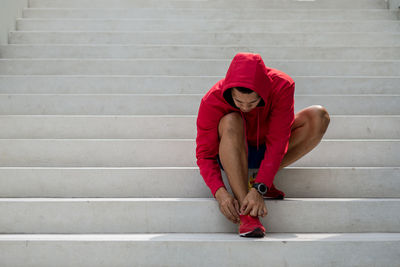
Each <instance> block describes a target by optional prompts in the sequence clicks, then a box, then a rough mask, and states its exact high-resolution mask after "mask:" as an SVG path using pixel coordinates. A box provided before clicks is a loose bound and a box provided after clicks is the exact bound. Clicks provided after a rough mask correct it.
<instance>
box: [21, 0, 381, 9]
mask: <svg viewBox="0 0 400 267" xmlns="http://www.w3.org/2000/svg"><path fill="white" fill-rule="evenodd" d="M29 3H30V5H29V7H33V8H37V7H41V8H43V7H46V8H52V7H57V8H61V7H63V8H70V7H77V8H133V7H135V8H139V7H186V8H187V7H190V8H199V9H201V8H226V7H227V6H229V7H230V8H232V7H235V8H239V7H242V6H243V2H242V1H239V0H230V1H226V0H214V1H202V0H201V1H197V0H184V1H182V0H134V1H132V0H115V1H113V3H112V4H111V3H110V1H108V0H96V1H93V0H69V1H63V0H30V2H29ZM246 8H292V9H320V8H328V9H337V8H343V9H344V8H346V9H378V8H379V9H386V8H387V3H386V1H384V0H352V1H347V0H337V1H331V0H320V1H292V0H269V1H263V0H249V1H246Z"/></svg>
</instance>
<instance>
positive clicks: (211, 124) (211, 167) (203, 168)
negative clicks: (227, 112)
mask: <svg viewBox="0 0 400 267" xmlns="http://www.w3.org/2000/svg"><path fill="white" fill-rule="evenodd" d="M217 114H219V111H217V110H215V109H213V108H212V107H210V106H209V105H207V104H206V103H204V101H203V100H202V101H201V103H200V107H199V112H198V116H197V137H196V158H197V165H198V166H199V169H200V174H201V176H202V177H203V179H204V181H205V183H206V184H207V186H208V187H209V188H210V190H211V193H212V195H213V196H214V198H215V193H216V191H217V190H218V189H219V188H220V187H225V185H224V182H223V180H222V175H221V170H220V168H219V165H218V162H217V154H218V151H219V138H218V124H219V120H218V115H217ZM225 189H226V187H225Z"/></svg>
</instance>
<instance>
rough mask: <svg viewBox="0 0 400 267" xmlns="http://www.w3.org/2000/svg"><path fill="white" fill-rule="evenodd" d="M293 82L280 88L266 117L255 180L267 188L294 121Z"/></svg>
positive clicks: (281, 157) (276, 170)
mask: <svg viewBox="0 0 400 267" xmlns="http://www.w3.org/2000/svg"><path fill="white" fill-rule="evenodd" d="M294 87H295V84H294V82H293V83H291V84H290V85H289V86H286V87H285V88H282V89H281V90H280V96H278V99H277V101H276V102H274V104H273V106H272V107H271V108H272V110H271V113H270V115H269V117H268V119H267V122H266V123H267V128H268V133H267V135H266V141H265V142H266V150H265V154H264V159H263V160H262V161H261V165H260V168H259V171H258V174H257V177H256V180H255V182H257V183H264V184H265V185H266V186H267V187H268V188H271V185H272V183H273V181H274V178H275V175H276V173H277V172H278V169H279V166H280V164H281V162H282V159H283V157H284V155H285V154H286V152H287V149H288V146H289V138H290V134H291V127H292V125H293V122H294Z"/></svg>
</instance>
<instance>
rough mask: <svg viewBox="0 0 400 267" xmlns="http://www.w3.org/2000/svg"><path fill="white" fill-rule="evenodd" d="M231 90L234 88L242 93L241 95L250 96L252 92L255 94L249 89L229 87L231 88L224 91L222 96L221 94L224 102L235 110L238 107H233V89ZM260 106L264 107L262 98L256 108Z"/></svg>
mask: <svg viewBox="0 0 400 267" xmlns="http://www.w3.org/2000/svg"><path fill="white" fill-rule="evenodd" d="M233 88H236V89H237V90H238V91H239V92H242V93H245V94H251V93H252V92H255V91H253V90H251V89H249V88H246V87H231V88H229V89H227V90H225V92H224V94H223V96H224V98H225V100H226V101H227V102H228V103H229V104H230V105H231V106H233V107H235V108H238V107H237V106H236V105H235V102H234V101H233V98H232V89H233ZM260 106H265V102H264V99H262V98H261V101H260V103H258V105H257V107H260Z"/></svg>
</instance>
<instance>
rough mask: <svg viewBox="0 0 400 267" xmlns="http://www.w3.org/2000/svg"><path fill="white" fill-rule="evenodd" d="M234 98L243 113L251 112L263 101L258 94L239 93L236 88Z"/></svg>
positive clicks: (233, 91)
mask: <svg viewBox="0 0 400 267" xmlns="http://www.w3.org/2000/svg"><path fill="white" fill-rule="evenodd" d="M232 98H233V101H234V102H235V105H236V106H237V107H238V108H239V109H240V110H241V111H242V112H249V111H251V110H252V109H254V108H255V107H256V106H257V105H258V103H260V101H261V97H260V96H259V95H258V94H257V93H256V92H252V93H251V94H244V93H241V92H240V91H238V90H237V89H236V88H233V89H232Z"/></svg>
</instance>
